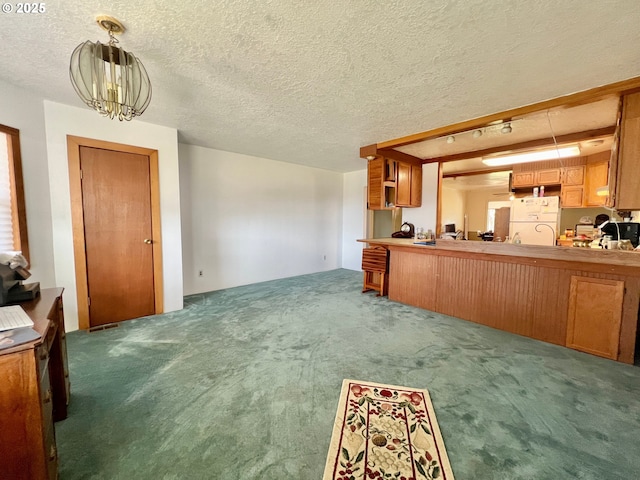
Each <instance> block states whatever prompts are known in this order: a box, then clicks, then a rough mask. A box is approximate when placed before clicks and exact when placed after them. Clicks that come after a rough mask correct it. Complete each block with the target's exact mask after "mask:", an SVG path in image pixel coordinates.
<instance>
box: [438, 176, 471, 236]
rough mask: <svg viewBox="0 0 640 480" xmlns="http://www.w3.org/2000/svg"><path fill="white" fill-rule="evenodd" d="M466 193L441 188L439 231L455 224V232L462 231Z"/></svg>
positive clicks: (454, 189)
mask: <svg viewBox="0 0 640 480" xmlns="http://www.w3.org/2000/svg"><path fill="white" fill-rule="evenodd" d="M465 199H466V192H465V191H464V190H458V189H456V188H447V187H444V186H443V187H442V196H441V201H442V207H441V225H440V227H441V231H442V232H444V226H445V225H447V224H452V223H453V224H455V226H456V230H463V229H464V214H465V212H466V208H467V207H466V202H465Z"/></svg>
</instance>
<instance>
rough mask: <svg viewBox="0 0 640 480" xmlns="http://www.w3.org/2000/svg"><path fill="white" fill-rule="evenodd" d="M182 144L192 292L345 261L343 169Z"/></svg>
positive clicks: (187, 286) (187, 284) (188, 290)
mask: <svg viewBox="0 0 640 480" xmlns="http://www.w3.org/2000/svg"><path fill="white" fill-rule="evenodd" d="M179 152H180V190H181V192H182V193H181V196H182V198H181V202H182V231H183V239H182V243H183V259H184V263H183V267H184V271H183V273H184V292H185V294H187V295H188V294H193V293H200V292H207V291H212V290H219V289H222V288H228V287H234V286H238V285H246V284H250V283H256V282H262V281H266V280H273V279H276V278H284V277H291V276H295V275H301V274H306V273H312V272H319V271H324V270H331V269H335V268H338V267H339V266H340V265H341V245H342V223H343V221H342V213H343V212H342V195H343V187H342V178H343V175H342V174H340V173H336V172H330V171H327V170H320V169H316V168H310V167H304V166H300V165H292V164H288V163H283V162H277V161H273V160H268V159H264V158H259V157H253V156H248V155H241V154H237V153H231V152H224V151H220V150H214V149H210V148H204V147H197V146H192V145H185V144H180V145H179ZM325 256H326V260H325V259H324V258H325ZM201 270H202V272H203V275H202V276H199V272H200V271H201Z"/></svg>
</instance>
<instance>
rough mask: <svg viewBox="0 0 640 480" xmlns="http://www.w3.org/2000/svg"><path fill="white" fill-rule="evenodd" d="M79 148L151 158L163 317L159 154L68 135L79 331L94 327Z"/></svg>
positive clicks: (157, 291)
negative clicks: (112, 151)
mask: <svg viewBox="0 0 640 480" xmlns="http://www.w3.org/2000/svg"><path fill="white" fill-rule="evenodd" d="M80 147H92V148H100V149H103V150H114V151H117V152H126V153H135V154H139V155H146V156H148V157H149V177H150V178H149V180H150V184H151V231H152V237H153V243H152V248H153V289H154V296H155V313H156V314H158V313H162V312H163V310H164V298H163V276H162V234H161V229H160V181H159V180H160V175H159V168H158V151H157V150H153V149H150V148H144V147H136V146H133V145H125V144H121V143H114V142H106V141H103V140H96V139H92V138H84V137H76V136H73V135H67V158H68V164H69V192H70V197H71V225H72V230H73V256H74V263H75V274H76V294H77V298H78V327H79V328H80V329H81V330H88V329H89V328H90V326H91V325H90V322H89V282H88V279H87V254H86V250H85V236H84V208H83V206H82V181H81V173H80Z"/></svg>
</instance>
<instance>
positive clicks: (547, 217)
mask: <svg viewBox="0 0 640 480" xmlns="http://www.w3.org/2000/svg"><path fill="white" fill-rule="evenodd" d="M559 206H560V198H559V197H557V196H555V197H542V198H540V197H524V198H516V199H515V200H513V201H512V202H511V210H510V217H509V220H510V221H509V236H510V237H511V238H513V237H514V234H515V232H518V233H519V237H520V240H521V242H522V244H523V245H555V244H556V237H557V236H558V235H557V232H558V223H559V218H560V214H559V212H560V209H559Z"/></svg>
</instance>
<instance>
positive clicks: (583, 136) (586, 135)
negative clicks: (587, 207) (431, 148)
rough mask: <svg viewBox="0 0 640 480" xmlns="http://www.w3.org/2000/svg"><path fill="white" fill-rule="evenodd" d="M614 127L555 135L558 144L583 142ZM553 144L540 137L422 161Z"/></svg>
mask: <svg viewBox="0 0 640 480" xmlns="http://www.w3.org/2000/svg"><path fill="white" fill-rule="evenodd" d="M615 131H616V127H615V126H611V127H604V128H597V129H595V130H587V131H585V132H577V133H570V134H567V135H560V136H558V137H556V142H558V144H563V143H572V142H584V141H587V140H595V139H598V138H600V137H608V136H611V135H613V134H614V133H615ZM551 145H553V138H551V137H548V138H540V139H538V140H529V141H527V142H520V143H513V144H511V145H503V146H501V147H492V148H485V149H484V150H476V151H473V152H464V153H456V154H454V155H445V156H443V157H433V158H427V159H424V160H423V161H422V163H436V162H441V163H445V162H454V161H456V160H468V159H470V158H478V157H484V156H485V155H492V154H494V153H500V152H506V151H514V150H527V149H532V148H538V147H548V146H551Z"/></svg>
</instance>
